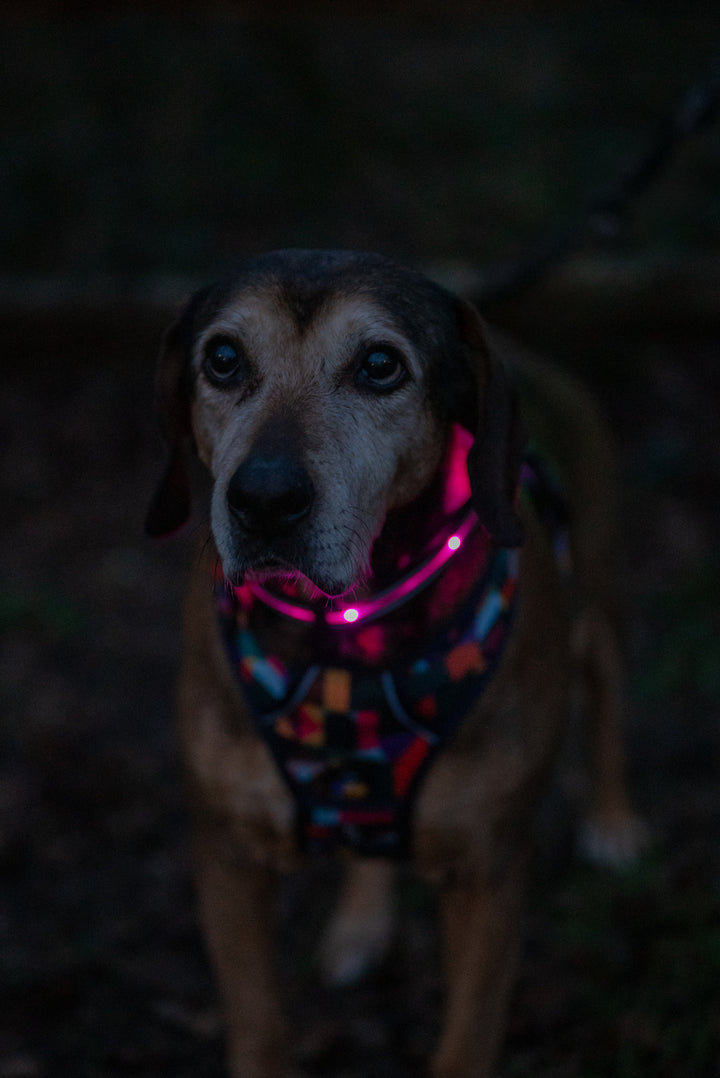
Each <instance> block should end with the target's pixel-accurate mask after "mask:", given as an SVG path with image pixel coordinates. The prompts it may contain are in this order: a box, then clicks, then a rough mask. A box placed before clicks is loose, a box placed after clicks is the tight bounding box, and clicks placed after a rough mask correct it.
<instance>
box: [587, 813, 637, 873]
mask: <svg viewBox="0 0 720 1078" xmlns="http://www.w3.org/2000/svg"><path fill="white" fill-rule="evenodd" d="M649 846H650V832H649V830H648V827H647V825H646V824H645V822H644V821H643V820H641V819H640V817H639V816H635V815H632V814H629V815H627V816H623V817H622V818H620V819H614V820H607V819H602V818H600V817H597V816H594V817H593V816H591V817H588V819H586V820H585V822H584V823H583V825H582V826H581V827H580V828H579V830H578V836H577V850H578V853H579V855H580V856H581V857H582V858H583V859H584V860H585V861H588V862H590V864H593V865H599V866H601V867H604V868H612V869H616V870H623V869H628V868H632V866H633V865H634V864H635V862H636V861H637V860H638V859H639V858H640V857H641V856H642V855H643V854H644V853H645V852H646V851H647V849H648V847H649Z"/></svg>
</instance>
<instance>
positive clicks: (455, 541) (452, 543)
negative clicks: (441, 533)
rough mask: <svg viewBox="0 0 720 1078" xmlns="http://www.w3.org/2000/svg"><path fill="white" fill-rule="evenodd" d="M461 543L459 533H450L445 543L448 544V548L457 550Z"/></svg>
mask: <svg viewBox="0 0 720 1078" xmlns="http://www.w3.org/2000/svg"><path fill="white" fill-rule="evenodd" d="M461 543H462V539H461V538H460V536H459V535H451V536H450V538H449V539H448V541H447V545H448V546H449V548H450V550H457V548H458V547H459V546H460V544H461Z"/></svg>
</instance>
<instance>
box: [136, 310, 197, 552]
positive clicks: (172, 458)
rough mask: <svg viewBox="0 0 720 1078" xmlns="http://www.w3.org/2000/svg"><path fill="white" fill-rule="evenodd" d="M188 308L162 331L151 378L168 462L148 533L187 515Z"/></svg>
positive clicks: (169, 527)
mask: <svg viewBox="0 0 720 1078" xmlns="http://www.w3.org/2000/svg"><path fill="white" fill-rule="evenodd" d="M187 323H188V309H187V308H186V309H185V311H184V312H183V314H182V315H181V316H180V318H179V319H178V321H177V322H175V323H174V325H172V326H171V327H170V328H169V329H168V331H167V332H166V334H165V337H164V340H163V344H162V349H161V351H160V359H159V361H158V369H157V376H156V380H155V394H156V402H157V409H158V415H159V419H160V428H161V430H162V433H163V436H164V437H165V439H166V440H167V442H168V450H169V452H168V462H167V465H166V467H165V471H164V472H163V475H162V478H161V480H160V483H159V485H158V488H157V490H156V492H155V496H154V497H153V499H152V502H151V503H150V508H149V510H148V514H147V517H146V518H145V531H146V532H147V534H148V535H152V536H162V535H169V534H170V533H171V532H174V531H177V530H178V528H181V527H182V525H183V524H184V523H185V521H186V520H187V519H188V517H189V516H190V483H189V480H188V474H187V469H186V466H185V447H184V444H183V443H184V441H185V438H186V437H187V436H188V435H189V434H190V407H189V401H188V394H187V387H186V385H185V384H184V383H185V381H186V375H185V371H186V363H187V356H186V349H187V338H188V333H187V329H188V325H187Z"/></svg>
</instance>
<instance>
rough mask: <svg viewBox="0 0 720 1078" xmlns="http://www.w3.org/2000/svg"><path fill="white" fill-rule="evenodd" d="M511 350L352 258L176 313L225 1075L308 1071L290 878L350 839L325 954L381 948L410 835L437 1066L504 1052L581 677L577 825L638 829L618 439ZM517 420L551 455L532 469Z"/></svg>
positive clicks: (206, 848)
mask: <svg viewBox="0 0 720 1078" xmlns="http://www.w3.org/2000/svg"><path fill="white" fill-rule="evenodd" d="M511 353H512V348H510V347H508V345H507V342H506V341H504V340H503V339H502V338H501V337H499V335H498V334H496V333H493V332H492V331H491V330H490V329H489V328H488V327H487V326H486V325H485V324H484V322H483V320H482V319H481V318H480V316H479V314H478V313H477V311H476V310H475V309H474V307H473V306H472V305H471V304H470V303H469V302H467V301H466V300H464V299H461V298H459V297H457V296H455V295H453V294H451V293H450V292H448V291H446V290H445V289H444V288H442V287H441V286H439V285H438V284H436V283H434V282H432V281H431V280H429V279H427V278H426V277H425V276H423V275H422V274H420V273H418V272H415V271H414V270H410V269H406V268H404V267H401V266H399V265H396V264H395V263H393V262H392V261H390V260H387V259H385V258H384V257H381V256H379V255H372V254H363V253H355V252H321V251H303V250H289V251H280V252H274V253H270V254H266V255H262V256H259V257H257V258H254V259H251V260H248V261H246V262H244V263H242V264H241V265H240V266H239V267H238V268H237V269H236V270H235V271H233V272H232V273H230V274H228V275H227V276H226V277H225V278H223V279H222V280H221V281H219V282H218V283H216V284H214V285H212V286H210V287H208V288H206V289H203V290H202V291H200V292H198V293H197V294H196V295H195V296H194V297H193V298H192V299H191V300H190V301H189V303H188V304H187V305H186V307H185V308H184V310H183V311H182V312H181V314H180V316H179V318H178V319H177V321H176V322H175V323H174V325H172V326H171V328H170V329H169V330H168V331H167V333H166V336H165V339H164V345H163V349H162V354H161V358H160V363H159V373H158V379H157V390H158V401H159V410H160V415H161V420H162V424H163V430H164V434H165V436H166V438H167V441H168V448H169V456H168V463H167V468H166V470H165V472H164V475H163V477H162V481H161V483H160V486H159V489H158V491H157V494H156V496H155V498H154V501H153V502H152V504H151V508H150V512H149V514H148V519H147V530H148V531H149V532H150V533H151V534H155V535H158V534H167V533H170V532H172V531H174V530H175V529H177V528H178V527H179V526H180V525H182V523H183V522H184V521H185V520H186V518H187V517H188V514H189V512H190V493H189V490H190V488H189V483H188V478H187V470H186V460H185V454H186V452H187V446H188V444H192V445H193V446H194V448H195V450H196V452H197V455H198V456H199V458H200V461H202V463H203V465H204V466H205V468H206V469H207V471H208V472H209V475H210V479H211V496H210V514H209V515H210V538H209V539H208V541H207V543H206V544H205V545H204V548H203V550H202V551H201V553H200V554H199V556H198V558H197V561H196V564H195V566H194V570H193V572H192V574H191V580H190V583H189V587H188V591H187V597H186V601H185V607H184V656H183V661H182V670H181V675H180V680H179V690H178V706H179V730H180V739H181V746H182V753H183V760H184V768H185V772H186V778H187V788H188V791H189V796H190V799H191V804H192V809H193V820H194V824H193V829H194V830H193V851H194V864H195V871H196V880H197V890H198V895H199V906H200V913H201V919H202V923H203V927H204V931H205V935H206V939H207V945H208V949H209V954H210V957H211V961H212V964H213V966H214V970H215V973H216V976H217V981H218V985H219V990H220V994H221V998H222V1000H223V1003H224V1010H225V1016H226V1026H227V1057H228V1068H229V1073H230V1074H231V1075H232V1076H233V1078H284V1076H287V1075H289V1074H290V1073H291V1063H290V1053H289V1050H288V1044H289V1036H288V1032H287V1029H286V1026H285V1021H284V1019H283V1016H282V1013H281V1008H280V1005H279V1002H278V993H277V989H276V985H275V981H274V972H273V959H272V954H273V944H272V938H271V937H272V932H271V924H270V917H269V915H268V909H269V907H270V906H271V903H272V894H273V888H274V886H275V882H276V877H277V873H278V872H280V871H287V870H291V869H292V868H293V867H295V866H297V865H298V864H299V863H300V860H301V858H303V857H305V856H308V854H309V853H312V852H313V851H315V850H319V851H328V850H331V851H334V850H336V849H342V850H347V849H348V848H349V849H350V850H351V851H354V855H353V856H350V857H349V858H348V859H347V868H346V875H345V879H344V882H343V884H342V886H341V890H340V894H339V898H338V902H337V908H336V911H335V913H334V914H333V916H332V918H331V921H330V924H329V925H328V928H327V931H326V934H325V937H324V941H323V944H322V948H321V964H322V969H323V972H324V974H325V976H326V978H327V979H328V980H329V981H331V982H335V983H346V982H350V981H352V980H354V979H356V978H358V977H359V976H361V975H362V974H363V973H364V972H365V971H366V970H367V969H368V968H370V967H371V966H373V965H374V964H375V963H376V962H378V961H379V960H380V958H381V957H382V956H383V954H384V953H385V950H386V948H387V946H388V943H389V940H390V937H391V932H392V915H393V902H392V894H391V893H392V880H393V872H394V866H393V859H394V858H398V857H399V858H402V859H410V860H411V861H412V863H413V865H414V867H415V869H416V870H417V871H418V872H419V873H420V874H421V875H422V876H423V877H425V878H426V879H428V880H430V881H431V882H432V883H433V885H434V886H435V887H436V888H437V891H438V904H439V911H440V918H441V927H442V933H443V941H444V942H443V952H444V970H445V979H446V999H445V1003H444V1008H445V1010H444V1017H443V1025H442V1032H441V1036H440V1040H439V1043H438V1045H437V1048H436V1050H435V1052H434V1055H433V1057H432V1060H431V1062H430V1073H431V1074H432V1075H433V1076H434V1078H451V1076H452V1078H461V1076H465V1078H471V1076H472V1078H483V1076H487V1075H489V1074H490V1073H491V1071H492V1068H493V1064H494V1061H495V1059H496V1056H497V1052H498V1048H499V1045H500V1042H501V1037H502V1033H503V1027H504V1021H505V1012H506V1009H507V1002H508V996H509V993H510V990H511V988H512V985H513V980H514V975H515V971H516V967H517V964H518V957H519V954H520V952H521V945H522V932H521V914H522V908H523V895H524V887H525V883H524V881H525V877H526V872H527V864H528V852H529V846H530V837H529V836H530V833H531V821H532V818H533V812H534V809H535V807H536V804H537V801H538V798H539V796H540V794H541V792H542V790H543V788H544V786H545V784H546V782H547V778H548V775H549V772H550V770H551V768H552V766H553V761H554V759H555V756H556V751H557V746H558V743H559V740H560V736H561V731H562V729H563V725H564V719H565V716H566V711H567V707H568V692H569V689H570V686H571V684H573V683H575V682H577V681H578V680H580V681H581V682H582V683H583V684H584V686H585V703H586V710H587V713H588V719H589V726H590V737H589V741H590V749H591V752H590V756H591V761H592V766H591V771H592V782H591V800H590V808H589V813H588V823H587V824H586V826H585V831H584V836H585V844H586V847H587V849H588V852H589V853H590V855H591V856H593V857H595V859H597V860H602V859H605V860H609V861H615V862H621V861H623V860H629V859H631V858H632V857H633V856H634V855H635V853H636V852H637V850H638V848H639V846H640V845H641V843H642V827H641V825H640V824H639V822H638V820H637V818H636V817H635V815H634V814H633V811H632V808H631V806H630V803H629V800H628V796H627V793H626V789H625V785H624V780H623V752H622V747H621V725H622V717H623V710H624V698H623V688H622V661H621V648H620V644H619V636H618V628H617V611H616V609H615V601H614V598H613V595H612V591H613V589H612V585H611V581H612V568H611V566H612V557H613V544H614V526H613V511H614V510H613V507H614V490H613V480H612V466H611V450H610V447H609V442H608V439H607V436H606V434H605V432H604V429H603V427H602V424H601V423H600V421H599V420H598V418H597V414H596V411H595V410H594V407H593V405H592V402H591V401H590V400H589V398H588V397H587V396H586V395H585V394H584V393H583V392H582V391H580V390H579V388H578V387H576V386H575V385H574V384H572V383H571V382H570V381H569V380H568V379H567V378H566V377H565V376H561V375H560V374H559V373H557V372H551V371H549V370H547V369H546V368H545V367H544V366H543V365H542V364H540V363H539V362H536V361H535V360H534V359H532V358H531V357H528V356H524V355H521V354H520V353H519V352H517V350H515V355H512V354H511ZM526 429H527V430H528V433H529V439H530V443H531V444H534V443H535V442H537V443H540V444H542V445H543V446H544V447H546V448H549V449H550V450H551V451H552V459H553V465H552V471H553V474H552V475H550V474H549V473H548V474H546V475H543V474H542V473H541V472H540V471H538V468H537V467H536V466H533V465H532V463H528V456H527V444H528V435H526V433H525V431H526ZM558 475H560V476H562V480H563V483H564V486H565V492H564V494H563V498H562V499H560V498H559V497H558V495H557V491H556V486H557V482H556V477H557V476H558ZM563 543H564V544H565V546H566V548H567V551H569V557H570V560H571V564H572V570H571V578H572V599H569V597H568V593H569V586H568V580H567V571H566V567H565V568H564V567H563V565H562V564H561V563H562V560H563V559H562V558H559V556H558V552H559V549H560V547H562V545H563ZM566 554H567V552H566ZM565 560H567V556H565ZM343 731H344V735H343V736H345V735H346V736H347V738H349V742H350V743H351V747H350V748H348V744H347V742H346V741H343V740H342V738H341V736H340V735H341V733H342V732H343Z"/></svg>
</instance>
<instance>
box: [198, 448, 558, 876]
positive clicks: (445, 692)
mask: <svg viewBox="0 0 720 1078" xmlns="http://www.w3.org/2000/svg"><path fill="white" fill-rule="evenodd" d="M522 486H523V489H524V491H525V492H526V493H527V496H528V497H529V498H530V499H531V500H532V501H533V503H535V505H536V507H537V508H539V510H540V512H541V514H542V515H543V516H545V517H546V519H547V517H548V504H549V503H548V497H547V484H546V483H545V482H544V481H543V480H542V478H541V477H540V474H539V472H538V470H537V468H536V467H529V466H527V465H526V466H524V468H523V477H522ZM550 508H551V509H553V506H551V507H550ZM555 523H556V522H555ZM552 530H553V531H555V533H556V534H560V533H559V530H558V528H557V527H556V526H555V527H553V528H552ZM481 561H482V564H481V565H480V567H479V569H478V567H477V566H476V567H475V568H474V573H475V579H476V583H475V584H474V585H473V586H472V589H471V591H470V592H469V594H467V595H466V597H465V599H464V600H463V602H462V603H461V604H460V607H459V609H458V610H456V611H455V613H454V616H453V618H452V622H451V624H450V625H449V626H446V627H444V628H443V629H442V631H440V632H439V633H437V632H436V635H435V638H434V639H431V640H430V641H429V642H428V643H427V644H426V646H425V651H424V653H423V654H422V655H421V656H420V657H415V658H414V659H413V660H412V661H407V662H405V663H404V664H399V665H396V666H395V667H394V668H393V669H390V668H385V667H383V665H382V664H379V665H378V664H373V665H367V664H362V663H358V662H352V661H351V662H347V661H343V660H342V659H341V658H339V661H338V662H337V664H335V662H333V664H332V665H327V666H320V665H313V666H310V667H307V668H301V669H295V668H291V667H289V666H287V665H286V664H284V663H283V662H282V661H281V660H280V659H279V658H278V656H277V655H273V654H272V653H270V652H267V651H263V649H262V648H261V647H260V645H259V643H258V640H257V637H256V635H255V634H254V633H253V631H252V629H251V627H250V625H251V620H252V619H251V614H252V611H253V608H254V606H255V604H256V603H258V602H262V599H260V598H258V596H257V594H255V593H254V592H253V590H252V589H251V587H250V586H249V585H247V584H245V585H242V586H240V587H234V586H232V585H230V584H229V583H228V582H227V581H226V580H225V579H224V578H223V577H222V575H221V574H219V575H218V576H217V578H216V580H215V583H214V594H215V603H216V608H217V615H218V619H219V623H220V629H221V632H222V636H223V639H224V641H225V645H226V648H227V651H228V655H229V658H230V662H231V665H232V668H233V670H234V671H235V673H236V675H237V677H238V680H239V683H240V686H241V688H242V691H243V693H244V695H245V698H246V700H247V702H248V704H249V706H250V710H251V713H252V716H253V719H254V722H255V725H256V728H257V731H258V732H259V734H260V735H261V736H262V738H263V739H264V740H265V743H266V744H267V745H268V747H269V748H270V750H271V752H272V755H273V757H274V759H275V761H276V763H277V765H278V767H279V769H280V773H281V774H282V776H283V778H284V780H285V782H286V783H287V786H288V788H289V790H290V791H291V793H292V795H293V798H294V801H295V806H296V824H297V839H298V843H299V845H300V847H301V848H303V849H305V850H307V851H311V852H335V851H337V850H338V849H343V848H345V849H352V850H354V851H356V852H358V853H361V854H364V855H374V856H387V857H402V856H405V855H407V854H408V853H409V849H410V839H411V819H412V810H413V805H414V803H415V801H416V798H417V794H418V792H419V790H420V787H421V784H422V779H423V777H424V775H425V774H426V772H427V770H428V768H429V767H430V765H431V764H432V762H433V760H435V759H436V757H437V756H438V754H439V753H440V752H441V751H442V749H443V747H444V746H446V745H447V744H448V742H449V741H450V740H451V738H452V737H453V735H454V734H455V732H456V731H457V729H458V727H459V726H460V725H461V723H462V721H463V719H464V718H465V717H466V715H467V714H468V712H469V710H470V709H471V707H472V706H473V704H474V702H475V701H477V699H478V697H479V696H480V694H481V693H482V692H483V690H484V689H485V687H486V686H487V684H488V682H489V681H490V679H491V678H492V675H493V673H494V672H495V670H496V669H497V666H498V664H499V662H500V659H501V658H502V655H503V652H504V650H505V646H506V644H507V641H508V638H509V635H510V631H511V627H512V623H513V619H514V615H515V609H516V604H517V578H518V555H517V552H516V551H515V550H508V549H504V548H496V547H493V546H492V544H491V543H490V541H489V540H487V541H486V543H485V546H484V552H483V553H482V555H481ZM339 631H340V632H342V631H343V630H342V629H341V630H339ZM339 655H340V652H338V656H339Z"/></svg>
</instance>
